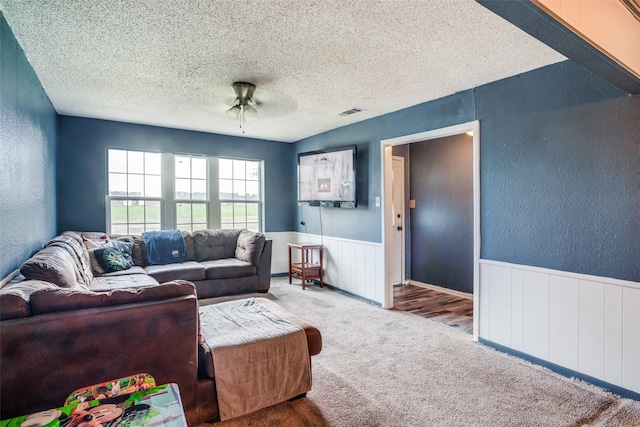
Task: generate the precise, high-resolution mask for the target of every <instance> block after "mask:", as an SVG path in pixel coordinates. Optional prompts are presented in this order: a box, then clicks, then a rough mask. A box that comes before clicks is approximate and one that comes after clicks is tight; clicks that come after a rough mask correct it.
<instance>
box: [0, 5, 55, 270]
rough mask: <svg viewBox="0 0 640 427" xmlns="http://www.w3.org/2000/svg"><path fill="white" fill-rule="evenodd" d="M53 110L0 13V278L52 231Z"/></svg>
mask: <svg viewBox="0 0 640 427" xmlns="http://www.w3.org/2000/svg"><path fill="white" fill-rule="evenodd" d="M55 173H56V112H55V110H54V109H53V106H52V105H51V102H50V101H49V98H48V97H47V95H46V94H45V92H44V90H43V88H42V85H41V84H40V81H39V80H38V77H37V76H36V74H35V73H34V71H33V69H32V68H31V65H30V64H29V62H28V61H27V58H26V57H25V55H24V52H23V51H22V49H21V48H20V46H19V45H18V42H17V41H16V39H15V37H14V36H13V33H12V31H11V29H10V28H9V25H8V24H7V22H6V20H5V19H4V16H3V15H2V14H1V13H0V279H1V278H3V277H5V276H7V275H8V274H9V273H11V272H12V271H13V270H15V269H16V268H18V267H19V266H20V264H21V263H22V262H24V261H25V260H26V259H27V258H29V257H30V256H31V255H32V254H33V253H34V252H35V251H36V250H38V249H40V248H41V247H42V245H43V244H44V243H46V242H47V241H48V240H49V239H50V238H51V237H53V236H54V235H55V233H56V185H55V182H56V180H55Z"/></svg>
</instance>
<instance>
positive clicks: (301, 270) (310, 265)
mask: <svg viewBox="0 0 640 427" xmlns="http://www.w3.org/2000/svg"><path fill="white" fill-rule="evenodd" d="M287 245H288V246H289V284H291V278H292V277H297V278H299V279H302V290H304V287H305V285H306V284H307V280H311V279H320V287H321V288H323V287H324V282H323V274H322V248H323V246H322V245H316V244H314V243H288V244H287ZM291 249H298V250H300V252H301V254H300V255H301V262H299V263H294V262H293V261H292V258H291ZM315 250H317V251H318V257H319V258H318V262H313V261H312V258H311V257H310V255H312V253H311V251H315Z"/></svg>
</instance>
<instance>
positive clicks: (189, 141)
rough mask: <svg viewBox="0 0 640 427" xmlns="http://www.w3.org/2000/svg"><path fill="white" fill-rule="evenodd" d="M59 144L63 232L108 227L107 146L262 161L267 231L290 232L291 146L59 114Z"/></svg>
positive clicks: (292, 196) (292, 200)
mask: <svg viewBox="0 0 640 427" xmlns="http://www.w3.org/2000/svg"><path fill="white" fill-rule="evenodd" d="M58 146H59V150H60V153H61V155H60V158H59V162H58V217H59V221H58V231H59V232H62V231H64V230H95V231H103V230H105V227H106V208H105V195H106V191H107V188H106V185H107V181H106V176H107V172H106V166H107V160H106V156H107V148H120V149H131V150H149V151H159V152H168V153H183V154H201V155H211V156H226V157H235V158H243V159H256V160H263V161H264V165H265V167H264V169H265V172H264V174H265V192H266V195H265V200H266V204H265V217H266V218H265V231H267V232H269V231H274V232H275V231H288V230H291V223H292V222H293V215H294V212H293V210H292V206H293V205H294V203H295V194H296V193H295V192H296V190H295V180H292V179H291V174H290V169H289V168H286V167H285V168H283V167H282V165H283V161H282V159H289V158H291V157H292V155H293V154H292V153H293V145H292V144H287V143H280V142H273V141H264V140H257V139H250V138H238V137H234V136H225V135H216V134H210V133H202V132H192V131H185V130H178V129H168V128H161V127H154V126H145V125H136V124H129V123H120V122H112V121H105V120H95V119H85V118H78V117H69V116H59V119H58ZM284 164H285V165H286V164H288V162H286V161H285V162H284Z"/></svg>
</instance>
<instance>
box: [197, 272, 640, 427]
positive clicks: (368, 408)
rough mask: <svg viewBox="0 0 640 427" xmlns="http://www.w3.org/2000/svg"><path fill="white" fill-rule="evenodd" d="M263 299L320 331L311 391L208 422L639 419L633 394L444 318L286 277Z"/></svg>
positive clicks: (235, 425) (577, 422)
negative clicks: (494, 343)
mask: <svg viewBox="0 0 640 427" xmlns="http://www.w3.org/2000/svg"><path fill="white" fill-rule="evenodd" d="M297 283H299V281H298V282H297ZM258 295H260V296H265V295H264V294H258ZM267 297H268V298H270V299H272V300H273V301H275V302H277V303H278V304H280V305H282V306H283V307H284V308H286V309H288V310H289V311H291V312H293V313H295V314H297V315H298V316H300V317H303V318H305V319H307V320H309V321H310V322H312V323H313V324H315V325H316V326H317V327H318V328H319V329H320V331H321V332H322V335H323V343H324V346H323V350H322V352H321V353H320V354H319V355H317V356H314V357H313V358H312V365H313V389H312V390H311V391H310V392H309V393H308V394H307V397H305V398H302V399H298V400H295V401H291V402H285V403H282V404H279V405H275V406H273V407H270V408H266V409H263V410H261V411H258V412H255V413H253V414H249V415H246V416H244V417H239V418H236V419H233V420H229V421H226V422H221V423H217V424H215V427H239V426H296V427H297V426H340V427H342V426H554V427H555V426H586V425H595V426H640V402H638V401H634V400H629V399H622V398H620V397H618V396H616V395H613V394H610V393H607V392H605V391H603V390H601V389H599V388H597V387H594V386H591V385H589V384H587V383H584V382H582V381H579V380H575V379H568V378H565V377H562V376H560V375H557V374H555V373H553V372H551V371H549V370H548V369H545V368H542V367H539V366H536V365H533V364H530V363H528V362H526V361H524V360H521V359H518V358H516V357H512V356H509V355H506V354H503V353H500V352H498V351H496V350H493V349H491V348H489V347H486V346H484V345H481V344H478V343H475V342H473V341H472V338H471V336H470V335H468V334H465V333H464V332H461V331H458V330H456V329H455V328H451V327H449V326H446V325H444V324H441V323H437V322H435V321H431V320H428V319H424V318H422V317H419V316H416V315H413V314H410V313H405V312H400V311H395V310H384V309H381V308H379V307H376V306H373V305H370V304H367V303H365V302H362V301H359V300H357V299H355V298H351V297H348V296H345V295H343V294H340V293H338V292H335V291H331V290H328V289H321V288H319V287H317V286H309V287H307V289H306V290H305V291H302V289H301V287H300V285H299V284H298V285H296V284H294V285H289V284H288V283H287V279H286V278H276V279H274V280H272V288H271V291H270V293H269V295H268V296H267ZM203 426H205V425H203Z"/></svg>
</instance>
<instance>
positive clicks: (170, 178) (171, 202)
mask: <svg viewBox="0 0 640 427" xmlns="http://www.w3.org/2000/svg"><path fill="white" fill-rule="evenodd" d="M110 150H118V151H125V152H130V151H134V152H138V153H143V154H144V153H152V154H159V155H160V156H161V170H160V177H161V196H160V197H144V196H141V197H133V196H121V195H110V194H109V173H110V170H109V151H110ZM176 157H189V158H203V159H205V160H206V168H207V172H206V176H207V178H206V187H207V194H206V200H197V199H181V198H178V197H176V193H175V184H176V171H175V159H176ZM220 159H225V160H232V161H233V160H236V161H243V162H255V163H257V164H258V179H257V181H258V199H257V200H246V199H244V200H241V199H233V198H232V199H226V198H220V179H221V178H220V173H219V172H220V171H219V160H220ZM127 174H128V172H127ZM105 175H106V176H105V178H106V196H105V202H106V206H105V210H106V230H107V233H112V232H113V231H112V225H114V224H112V222H111V221H112V218H111V202H112V201H118V200H122V201H134V200H135V201H145V202H147V201H154V202H155V201H157V202H160V229H161V230H175V229H178V212H177V209H178V203H203V204H205V209H206V218H207V224H206V228H213V229H221V228H222V212H221V211H222V206H223V204H224V203H244V204H247V205H248V204H253V205H256V207H257V212H258V217H257V224H258V231H259V232H264V218H265V215H264V205H265V203H264V195H265V184H264V160H260V159H244V158H236V157H227V156H219V157H218V156H207V155H198V154H187V153H162V152H157V151H152V150H136V149H127V148H118V147H107V149H106V174H105ZM142 175H145V174H144V173H143V174H142ZM189 179H192V178H189ZM233 180H236V179H235V178H233ZM243 181H245V182H246V181H247V179H246V176H245V178H244V179H243ZM192 219H193V217H192ZM135 224H137V223H135ZM146 224H147V223H146V222H144V223H142V225H143V229H145V230H146ZM153 224H155V223H153ZM235 224H236V223H235V222H234V228H237V227H236V225H235ZM246 225H247V222H246V215H245V222H244V226H242V227H241V228H245V227H246ZM191 226H192V227H193V222H191ZM126 227H127V230H130V227H131V223H129V222H128V221H127V223H126ZM118 234H122V233H118ZM127 234H141V233H131V232H130V231H128V233H127Z"/></svg>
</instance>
